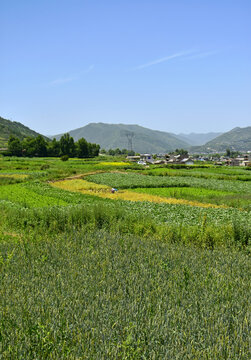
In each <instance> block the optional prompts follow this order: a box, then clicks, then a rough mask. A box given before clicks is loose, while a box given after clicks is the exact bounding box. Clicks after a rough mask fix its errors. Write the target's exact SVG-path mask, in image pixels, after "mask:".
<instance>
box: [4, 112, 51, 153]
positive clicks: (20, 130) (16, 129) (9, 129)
mask: <svg viewBox="0 0 251 360" xmlns="http://www.w3.org/2000/svg"><path fill="white" fill-rule="evenodd" d="M10 135H14V136H16V137H18V138H19V139H20V140H22V139H24V138H25V137H28V136H30V137H37V136H38V135H40V134H38V133H37V132H36V131H33V130H31V129H29V128H28V127H27V126H24V125H23V124H21V123H19V122H16V121H10V120H6V119H4V118H2V117H1V116H0V147H2V148H3V147H6V146H7V144H8V140H9V137H10ZM42 136H43V135H42ZM43 137H44V138H45V139H46V140H49V138H47V137H45V136H43Z"/></svg>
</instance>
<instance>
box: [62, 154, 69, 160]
mask: <svg viewBox="0 0 251 360" xmlns="http://www.w3.org/2000/svg"><path fill="white" fill-rule="evenodd" d="M60 160H62V161H68V160H69V156H68V155H62V156H61V157H60Z"/></svg>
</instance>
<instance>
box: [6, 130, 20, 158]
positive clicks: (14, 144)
mask: <svg viewBox="0 0 251 360" xmlns="http://www.w3.org/2000/svg"><path fill="white" fill-rule="evenodd" d="M8 151H9V153H10V155H13V156H22V144H21V141H20V140H19V139H18V138H16V137H14V136H12V135H11V136H10V138H9V141H8Z"/></svg>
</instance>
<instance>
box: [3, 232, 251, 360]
mask: <svg viewBox="0 0 251 360" xmlns="http://www.w3.org/2000/svg"><path fill="white" fill-rule="evenodd" d="M0 250H1V258H0V267H1V286H2V289H4V290H3V291H2V293H1V297H0V307H1V324H2V325H1V327H0V339H1V340H0V341H1V345H0V346H1V355H2V357H3V358H5V359H27V360H28V359H38V358H39V359H67V360H68V359H90V358H91V359H151V358H153V357H154V358H156V359H165V358H170V359H180V360H181V359H189V358H197V359H205V360H206V359H223V358H227V359H243V360H245V359H247V358H248V353H249V345H250V344H249V335H250V333H249V324H248V311H249V300H250V299H249V279H250V267H249V265H248V257H247V255H245V254H244V253H242V252H238V253H236V252H234V253H233V252H232V250H224V251H223V250H221V251H212V250H196V251H194V249H193V248H189V247H180V246H177V245H170V244H165V243H161V242H159V241H158V242H156V241H152V240H150V239H149V240H146V239H145V240H144V241H142V240H141V239H140V238H139V237H134V236H125V235H124V236H121V235H111V234H109V233H107V232H105V231H103V230H99V231H94V232H92V233H87V232H86V231H80V232H77V231H76V230H74V231H70V232H68V233H67V234H62V235H57V236H55V235H53V236H50V235H47V234H44V235H43V237H41V236H38V235H35V234H34V236H32V235H30V237H29V239H28V238H23V239H18V238H16V239H15V238H13V240H12V238H11V236H10V235H6V236H5V237H2V241H1V242H0Z"/></svg>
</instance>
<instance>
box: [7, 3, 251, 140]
mask: <svg viewBox="0 0 251 360" xmlns="http://www.w3.org/2000/svg"><path fill="white" fill-rule="evenodd" d="M0 11H1V15H2V16H1V20H2V30H1V37H0V44H1V50H2V54H1V58H0V66H1V69H2V72H1V75H0V79H1V85H2V86H1V89H0V116H2V117H4V118H6V119H10V120H12V121H17V122H21V123H23V124H24V125H26V126H28V127H29V128H31V129H33V130H35V131H37V132H40V133H42V134H44V135H54V134H59V133H64V132H67V131H70V130H73V129H76V128H80V127H83V126H85V125H87V124H88V123H93V122H103V123H112V124H118V123H123V124H137V125H140V126H143V127H146V128H149V129H153V130H160V131H165V132H171V133H175V134H180V133H183V134H190V133H209V132H227V131H229V130H231V129H233V128H235V127H247V126H249V125H250V123H251V121H250V117H251V102H250V90H251V85H250V84H251V69H250V63H251V44H250V37H251V36H250V35H251V22H250V13H251V2H250V1H248V0H240V1H237V0H222V1H220V2H219V1H217V0H211V1H204V2H201V1H199V0H191V1H189V2H187V1H184V0H176V1H172V0H170V1H164V0H144V1H143V0H138V1H133V0H128V1H126V2H117V1H115V0H107V1H105V2H101V1H99V0H98V1H95V2H91V1H88V0H86V1H80V0H72V1H68V0H61V1H59V0H55V1H53V2H52V1H49V0H44V1H43V2H33V1H31V0H23V1H21V2H20V1H18V0H9V1H6V0H3V1H1V4H0Z"/></svg>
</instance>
